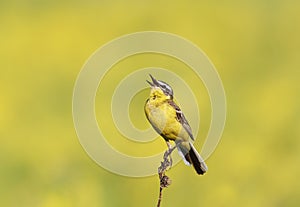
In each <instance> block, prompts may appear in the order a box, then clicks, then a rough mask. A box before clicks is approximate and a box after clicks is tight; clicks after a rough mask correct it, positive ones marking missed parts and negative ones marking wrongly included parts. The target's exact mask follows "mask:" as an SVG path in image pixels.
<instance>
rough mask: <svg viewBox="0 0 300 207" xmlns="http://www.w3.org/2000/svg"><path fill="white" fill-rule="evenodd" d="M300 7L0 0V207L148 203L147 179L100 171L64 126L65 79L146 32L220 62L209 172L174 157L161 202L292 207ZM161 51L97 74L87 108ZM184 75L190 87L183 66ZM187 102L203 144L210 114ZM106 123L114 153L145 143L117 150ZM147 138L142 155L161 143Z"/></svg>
mask: <svg viewBox="0 0 300 207" xmlns="http://www.w3.org/2000/svg"><path fill="white" fill-rule="evenodd" d="M299 12H300V2H299V1H296V0H294V1H293V0H287V1H283V0H282V1H280V0H274V1H267V0H263V1H249V0H248V1H234V0H232V1H224V2H222V1H209V2H208V1H184V2H183V1H163V2H160V1H126V2H125V1H80V0H76V1H67V0H63V1H50V0H48V1H37V0H27V1H26V0H24V1H0V25H1V27H0V28H1V30H0V48H1V49H0V68H1V69H0V71H1V73H0V91H1V96H0V98H1V99H0V100H1V101H0V126H1V127H0V141H1V143H0V165H1V166H0V206H30V207H34V206H42V207H52V206H55V207H56V206H57V207H59V206H63V207H67V206H72V207H73V206H91V207H93V206H130V207H135V206H149V207H150V206H155V205H156V201H157V196H158V179H157V177H156V176H152V177H147V178H128V177H122V176H118V175H115V174H112V173H110V172H108V171H106V170H104V169H102V168H101V167H99V166H98V165H96V164H95V163H94V162H93V161H92V160H91V159H90V158H89V157H88V156H87V154H86V153H85V152H84V150H83V148H82V147H81V145H80V144H79V142H78V139H77V136H76V133H75V129H74V126H73V121H72V91H73V86H74V83H75V80H76V76H77V75H78V73H79V71H80V69H81V67H82V65H83V64H84V62H85V61H86V60H87V58H88V57H89V56H90V55H91V54H92V53H93V52H94V51H95V50H96V49H97V48H98V47H100V46H101V45H103V44H105V43H107V42H108V41H110V40H112V39H114V38H116V37H119V36H121V35H124V34H128V33H132V32H137V31H144V30H158V31H164V32H170V33H175V34H178V35H180V36H182V37H185V38H186V39H189V40H190V41H192V42H194V43H195V44H197V45H198V46H199V47H200V48H202V49H203V50H204V51H205V52H206V54H207V55H208V56H209V57H210V59H211V60H212V61H213V63H214V64H215V66H216V68H217V69H218V72H219V74H220V76H221V78H222V80H223V84H224V87H225V91H226V95H227V104H228V112H227V122H226V127H225V130H224V135H223V137H222V140H221V142H220V144H219V145H218V148H217V150H216V151H215V152H214V153H213V155H212V156H211V157H210V158H209V159H208V160H207V164H208V166H209V172H208V173H207V174H206V175H205V176H202V177H199V176H197V175H196V174H195V173H194V171H193V170H192V169H191V168H188V167H186V166H185V165H184V164H183V163H180V164H179V165H177V166H176V167H174V168H172V170H171V171H170V172H169V176H170V177H171V178H172V180H173V184H172V185H171V186H170V187H169V188H168V189H166V190H165V191H164V195H163V201H162V206H299V204H300V182H299V179H298V177H299V175H300V167H299V163H300V154H299V150H300V146H299V145H300V130H299V126H300V118H299V116H300V107H299V105H300V96H299V91H300V84H299V77H300V61H299V55H300V51H299V48H300V38H299V37H300V18H299ZM137 58H138V57H137ZM164 58H165V57H153V56H149V57H148V58H147V57H146V56H145V57H141V58H138V61H136V65H134V64H133V63H134V61H132V62H131V63H125V65H126V66H127V67H124V69H122V70H121V68H122V67H120V66H121V65H120V66H119V70H118V66H116V67H115V68H114V71H115V73H116V75H113V74H114V71H112V72H111V74H108V75H107V78H106V79H105V80H104V81H106V84H107V86H106V88H107V91H106V92H102V93H104V94H101V92H99V93H98V94H97V102H96V103H97V110H98V109H99V108H100V109H101V107H100V106H101V104H107V102H105V103H104V102H101V99H99V96H101V95H105V93H107V94H108V93H109V91H112V90H113V87H115V86H116V85H115V83H116V80H119V78H120V77H122V75H126V74H127V73H128V72H129V69H128V68H131V69H132V67H131V66H133V67H137V68H138V67H139V66H143V67H144V66H149V65H150V66H151V63H152V61H150V60H153V61H154V62H155V65H160V66H166V67H167V66H170V65H171V66H172V64H171V63H170V62H168V61H167V60H164ZM168 64H169V65H168ZM173 65H174V71H176V70H178V68H179V67H180V64H176V63H174V64H173ZM176 65H177V67H178V68H177V69H176ZM127 69H128V71H127ZM118 71H119V72H118ZM108 77H111V78H110V79H109V78H108ZM113 77H115V79H114V78H113ZM183 78H184V79H185V80H186V81H187V82H191V84H194V82H195V79H194V76H193V74H191V73H188V72H187V73H185V75H183ZM165 81H167V80H165ZM198 85H199V87H201V83H198ZM192 86H193V85H192ZM203 94H205V92H203ZM146 96H147V92H145V91H144V92H141V93H140V94H139V95H137V96H136V98H135V100H134V101H133V103H132V106H131V109H130V114H131V117H132V119H133V121H134V120H135V121H134V122H136V123H137V127H140V128H145V127H147V126H149V125H148V124H147V122H146V121H145V119H144V114H143V111H142V107H143V106H140V105H141V103H143V102H144V98H145V97H146ZM204 97H206V98H205V99H207V94H206V95H204ZM197 98H198V99H199V102H201V101H202V102H203V104H202V105H201V107H202V110H201V111H202V115H203V116H202V117H201V120H204V121H203V123H202V124H203V130H202V131H201V132H200V133H199V135H198V138H199V140H200V141H199V142H198V143H197V144H196V145H197V148H201V145H202V144H203V138H204V137H205V134H206V132H207V129H208V124H209V117H210V115H209V114H210V113H209V107H207V106H209V103H208V101H207V100H206V101H203V99H201V96H200V97H197ZM179 101H180V100H179ZM100 109H99V110H100ZM205 109H207V110H205ZM186 110H188V109H186ZM99 114H100V112H99V113H97V116H98V118H99V119H101V116H100V115H99ZM103 115H105V116H107V117H108V119H111V117H109V116H110V114H109V112H106V114H103ZM140 115H142V117H143V118H142V119H141V118H140V117H141V116H140ZM99 116H100V117H99ZM205 120H207V121H205ZM108 123H109V122H108ZM106 129H108V132H107V133H109V130H111V134H112V136H110V142H111V143H112V144H114V145H116V148H118V147H119V148H120V150H123V151H124V152H129V151H130V152H131V151H132V150H133V151H134V150H136V151H134V152H132V153H133V154H137V155H140V154H141V153H142V152H143V151H144V150H145V149H148V147H147V145H143V146H142V147H141V148H140V147H138V145H137V147H134V146H131V145H133V144H132V143H128V147H127V145H126V143H127V142H128V141H124V140H122V137H121V136H120V135H118V133H117V131H116V130H115V128H114V126H112V125H108V126H107V127H106ZM200 130H201V129H200ZM114 135H115V136H114ZM119 140H120V141H119ZM121 140H122V141H121ZM156 142H157V143H156V147H155V149H150V151H148V152H147V153H151V150H153V151H155V152H156V151H160V150H163V149H164V147H165V145H164V143H163V141H162V140H160V139H157V140H156ZM120 143H122V144H120ZM152 144H153V143H152ZM149 146H150V145H149ZM151 147H152V145H151ZM135 148H138V149H135ZM131 149H132V150H131ZM139 149H141V150H139ZM133 167H138V166H133Z"/></svg>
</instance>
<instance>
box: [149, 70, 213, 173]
mask: <svg viewBox="0 0 300 207" xmlns="http://www.w3.org/2000/svg"><path fill="white" fill-rule="evenodd" d="M150 77H151V79H152V83H151V82H150V81H148V80H147V82H148V83H149V84H150V86H151V92H150V97H149V98H148V99H147V101H146V104H145V113H146V117H147V119H148V120H149V122H150V124H151V125H152V126H153V128H154V129H155V131H156V132H157V133H158V134H160V135H161V136H162V137H163V138H164V139H165V141H166V142H167V144H168V146H169V148H170V143H169V141H170V140H171V141H174V142H175V144H176V146H177V149H178V152H179V154H180V155H181V156H182V158H183V160H184V162H185V163H186V164H187V165H193V167H194V168H195V170H196V172H197V173H198V174H201V175H203V174H204V173H205V172H206V171H207V169H208V168H207V166H206V164H205V162H204V160H203V159H202V158H201V156H200V155H199V153H198V152H197V150H196V149H195V147H194V146H193V144H192V143H191V142H190V141H189V138H191V139H192V140H194V137H193V134H192V129H191V127H190V125H189V123H188V121H187V120H186V118H185V116H184V114H183V113H182V111H181V110H180V108H179V107H178V106H177V104H176V103H175V102H174V100H173V90H172V88H171V87H170V86H169V85H168V84H167V83H165V82H163V81H160V80H156V79H155V78H153V77H152V76H151V75H150Z"/></svg>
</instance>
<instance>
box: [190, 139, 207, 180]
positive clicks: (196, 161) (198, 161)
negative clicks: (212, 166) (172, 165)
mask: <svg viewBox="0 0 300 207" xmlns="http://www.w3.org/2000/svg"><path fill="white" fill-rule="evenodd" d="M190 146H191V149H190V151H189V153H188V154H186V155H185V157H186V160H188V161H189V162H191V164H192V165H193V167H194V168H195V170H196V172H197V173H198V174H199V175H203V174H204V173H205V172H206V171H207V170H208V168H207V166H206V164H205V162H204V160H203V159H202V157H201V156H200V155H199V153H198V152H197V150H196V149H195V147H194V146H193V145H192V144H190Z"/></svg>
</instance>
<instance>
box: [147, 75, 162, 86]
mask: <svg viewBox="0 0 300 207" xmlns="http://www.w3.org/2000/svg"><path fill="white" fill-rule="evenodd" d="M149 76H150V77H151V79H152V83H151V82H150V81H148V80H146V81H147V83H149V84H150V86H151V87H154V86H159V84H158V82H157V80H156V79H155V78H153V76H152V75H151V74H149Z"/></svg>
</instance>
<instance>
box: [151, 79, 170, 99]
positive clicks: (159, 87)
mask: <svg viewBox="0 0 300 207" xmlns="http://www.w3.org/2000/svg"><path fill="white" fill-rule="evenodd" d="M150 77H151V80H152V82H150V81H148V80H147V82H148V83H149V84H150V86H151V93H152V94H153V93H156V95H157V94H160V93H161V95H165V96H166V98H169V99H173V89H172V88H171V86H169V85H168V84H167V83H165V82H164V81H160V80H156V79H155V78H154V77H153V76H152V75H150Z"/></svg>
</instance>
